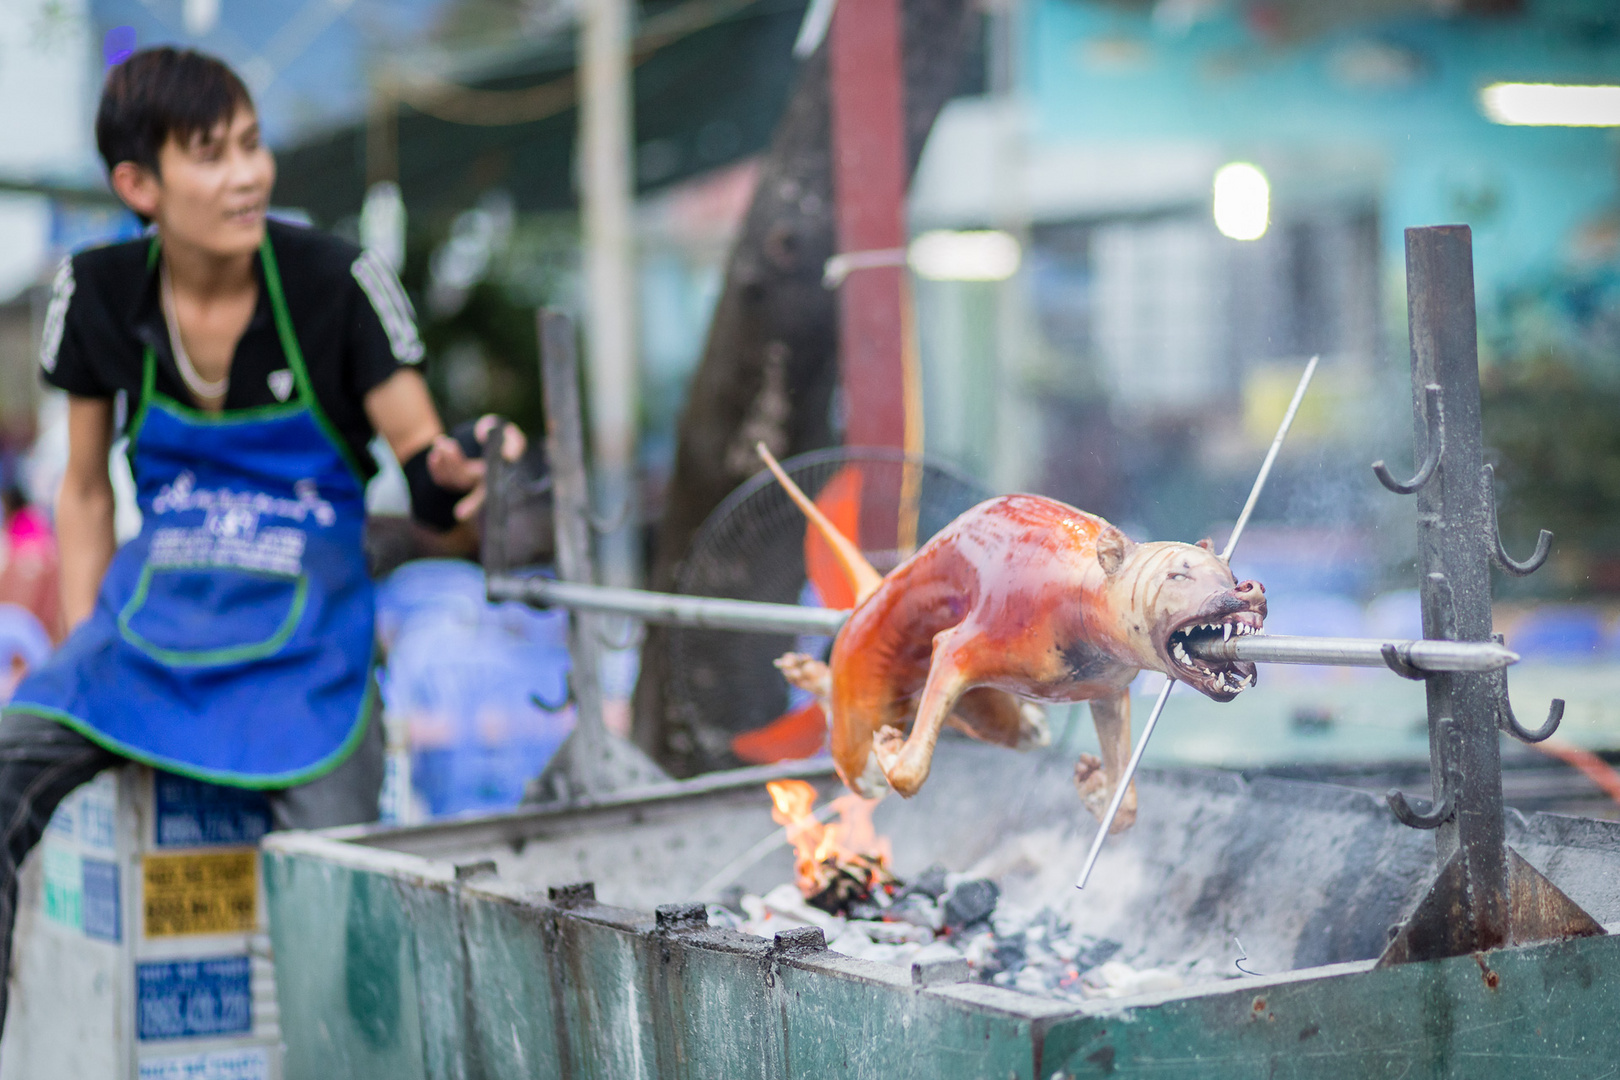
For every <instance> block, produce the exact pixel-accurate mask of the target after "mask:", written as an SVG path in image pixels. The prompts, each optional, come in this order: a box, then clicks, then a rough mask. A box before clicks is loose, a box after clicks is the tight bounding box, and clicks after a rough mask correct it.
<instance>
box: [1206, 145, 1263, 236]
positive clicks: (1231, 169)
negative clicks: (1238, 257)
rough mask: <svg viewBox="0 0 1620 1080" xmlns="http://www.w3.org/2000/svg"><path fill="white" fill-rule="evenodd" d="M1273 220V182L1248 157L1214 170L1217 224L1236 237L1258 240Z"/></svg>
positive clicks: (1224, 233)
mask: <svg viewBox="0 0 1620 1080" xmlns="http://www.w3.org/2000/svg"><path fill="white" fill-rule="evenodd" d="M1270 223H1271V185H1270V184H1269V183H1267V182H1266V174H1265V173H1263V172H1261V171H1260V170H1259V169H1257V168H1255V167H1254V166H1253V165H1250V164H1249V163H1248V162H1246V161H1234V162H1232V163H1231V164H1230V165H1222V166H1221V167H1220V168H1219V169H1217V170H1216V171H1215V227H1216V228H1217V229H1219V230H1221V234H1222V235H1223V236H1230V237H1231V238H1232V239H1233V240H1258V239H1260V238H1261V237H1262V236H1264V235H1266V226H1267V225H1268V224H1270Z"/></svg>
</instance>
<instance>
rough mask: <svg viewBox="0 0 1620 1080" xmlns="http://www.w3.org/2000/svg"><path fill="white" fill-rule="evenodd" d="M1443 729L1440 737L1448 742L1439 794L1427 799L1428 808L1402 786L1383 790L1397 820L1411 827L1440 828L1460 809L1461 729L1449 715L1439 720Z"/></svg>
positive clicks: (1385, 799)
mask: <svg viewBox="0 0 1620 1080" xmlns="http://www.w3.org/2000/svg"><path fill="white" fill-rule="evenodd" d="M1440 731H1441V738H1442V739H1444V740H1445V743H1446V753H1445V755H1444V758H1443V760H1444V762H1445V764H1444V765H1443V770H1444V771H1443V772H1442V774H1441V780H1440V797H1439V798H1438V799H1435V800H1432V801H1429V802H1427V803H1426V807H1427V808H1426V809H1421V810H1420V809H1418V807H1417V806H1415V805H1414V804H1413V802H1412V801H1411V800H1409V799H1407V797H1406V795H1405V793H1404V792H1402V791H1401V790H1400V789H1399V788H1390V789H1389V791H1387V792H1386V793H1385V794H1384V801H1385V802H1387V803H1388V804H1389V809H1390V811H1391V812H1392V813H1393V814H1394V815H1395V820H1396V821H1399V822H1400V823H1401V824H1402V825H1405V826H1407V827H1408V828H1412V829H1438V828H1439V827H1440V826H1442V825H1444V824H1445V823H1446V822H1448V821H1450V820H1451V816H1452V815H1453V814H1455V813H1456V812H1457V803H1456V796H1455V793H1456V792H1457V791H1458V790H1460V789H1461V786H1462V779H1461V777H1460V776H1458V775H1457V766H1456V761H1457V758H1458V755H1459V754H1460V753H1461V752H1462V732H1461V731H1460V730H1458V728H1457V722H1456V721H1455V720H1453V719H1451V718H1450V717H1447V718H1446V719H1444V720H1442V721H1440Z"/></svg>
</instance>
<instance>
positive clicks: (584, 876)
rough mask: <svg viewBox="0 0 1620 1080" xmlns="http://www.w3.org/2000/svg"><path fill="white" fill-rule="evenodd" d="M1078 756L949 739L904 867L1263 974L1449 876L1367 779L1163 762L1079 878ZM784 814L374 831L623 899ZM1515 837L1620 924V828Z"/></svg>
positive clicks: (927, 788)
mask: <svg viewBox="0 0 1620 1080" xmlns="http://www.w3.org/2000/svg"><path fill="white" fill-rule="evenodd" d="M1072 769H1073V762H1072V760H1070V758H1069V757H1067V756H1065V755H1061V754H1058V753H1034V754H1010V753H1008V752H1007V751H1005V750H1000V749H995V748H988V747H982V746H978V745H974V744H971V743H966V742H962V741H950V742H946V743H942V745H941V747H940V753H939V754H938V756H937V757H936V758H935V762H934V771H933V774H932V776H931V777H930V779H929V781H928V783H927V784H925V785H924V787H923V789H922V791H921V792H920V793H919V794H918V795H917V796H916V797H915V798H913V799H911V800H902V799H900V798H898V797H896V796H892V795H891V796H890V797H889V798H887V799H885V800H884V801H883V802H882V803H881V804H880V805H879V807H878V808H877V812H876V815H875V822H876V826H877V828H878V830H879V831H880V832H883V833H885V834H887V835H888V836H889V837H890V838H891V839H892V841H893V844H894V853H895V870H896V872H897V873H898V874H899V875H900V876H901V877H902V878H905V877H908V876H910V875H915V874H917V873H918V872H920V871H921V870H923V869H924V868H925V867H927V866H929V865H930V864H933V863H941V864H943V865H945V866H946V867H947V868H948V869H951V870H956V871H961V872H966V873H970V874H974V875H976V876H987V877H992V878H994V879H995V880H996V881H997V882H998V883H999V884H1000V886H1001V888H1002V897H1003V898H1002V904H1003V905H1004V906H1006V905H1012V906H1017V907H1024V908H1039V907H1043V906H1051V907H1054V908H1056V909H1058V910H1059V911H1061V912H1062V913H1063V914H1064V915H1065V916H1066V917H1067V918H1069V919H1070V920H1071V921H1072V922H1073V924H1074V925H1075V927H1076V928H1077V929H1078V930H1080V931H1082V932H1084V933H1087V934H1092V935H1095V936H1098V937H1106V938H1112V939H1113V940H1116V941H1119V942H1121V943H1122V944H1123V945H1124V950H1123V951H1122V954H1121V955H1122V956H1123V957H1126V958H1129V959H1130V960H1131V962H1132V963H1133V964H1137V965H1159V964H1175V963H1178V962H1189V961H1194V960H1199V959H1203V958H1206V957H1207V958H1210V959H1212V960H1215V961H1216V962H1217V963H1218V965H1219V966H1220V967H1221V968H1222V969H1223V970H1224V969H1226V968H1229V967H1230V966H1231V961H1232V960H1233V959H1234V958H1235V957H1236V956H1237V955H1238V954H1237V951H1236V946H1235V945H1234V943H1233V938H1234V937H1236V938H1241V939H1242V942H1243V945H1244V947H1245V948H1246V950H1247V952H1248V955H1249V958H1250V959H1249V964H1248V966H1250V967H1251V968H1253V969H1255V970H1259V971H1262V972H1280V971H1287V970H1294V969H1300V968H1305V967H1313V966H1318V965H1322V964H1330V963H1339V962H1344V961H1351V960H1365V959H1371V958H1373V957H1375V956H1377V955H1378V954H1379V952H1380V951H1381V950H1382V949H1383V947H1384V945H1385V943H1386V942H1387V940H1388V929H1389V927H1390V926H1391V925H1392V924H1394V923H1396V922H1398V921H1399V920H1400V919H1402V918H1403V917H1404V916H1405V915H1406V914H1407V912H1408V911H1410V909H1411V907H1412V905H1413V904H1414V903H1415V902H1416V901H1417V899H1418V897H1419V896H1420V894H1421V893H1422V890H1423V888H1424V886H1425V885H1426V884H1427V883H1428V881H1429V879H1430V877H1431V876H1432V875H1433V873H1434V848H1433V845H1432V843H1430V842H1429V838H1428V837H1427V836H1425V835H1424V834H1422V833H1419V832H1416V831H1414V830H1410V829H1406V828H1403V827H1402V826H1400V825H1399V824H1397V823H1396V822H1395V820H1394V819H1393V818H1392V817H1391V815H1390V813H1389V811H1388V809H1387V808H1386V807H1385V806H1384V805H1383V802H1382V800H1381V799H1377V798H1375V797H1374V796H1372V795H1369V794H1367V793H1364V792H1358V791H1353V790H1350V789H1347V788H1340V787H1333V786H1329V785H1323V784H1312V783H1305V782H1300V781H1291V780H1276V779H1256V780H1253V781H1244V780H1243V779H1242V778H1241V777H1238V776H1236V775H1234V774H1226V773H1212V772H1200V771H1191V770H1187V771H1180V770H1178V771H1171V772H1154V771H1152V770H1149V771H1146V772H1145V773H1144V774H1143V777H1142V779H1141V781H1140V783H1139V796H1140V812H1139V815H1138V819H1137V822H1136V825H1135V826H1134V827H1133V828H1132V829H1131V830H1129V831H1128V832H1126V833H1124V834H1122V835H1121V836H1119V837H1117V838H1115V840H1114V841H1112V842H1111V843H1110V844H1109V845H1108V846H1107V847H1106V848H1105V849H1104V853H1103V856H1102V860H1101V861H1100V862H1099V864H1098V867H1097V871H1096V873H1095V875H1094V876H1093V879H1092V884H1091V885H1090V886H1089V887H1088V888H1087V889H1086V890H1085V891H1084V892H1081V891H1078V890H1076V889H1075V888H1074V887H1073V879H1074V875H1075V872H1076V870H1077V868H1078V867H1079V865H1080V862H1081V859H1082V858H1083V856H1084V854H1085V851H1086V847H1087V845H1088V844H1089V842H1090V839H1091V835H1092V832H1093V830H1094V828H1095V824H1094V822H1093V820H1092V818H1091V816H1090V815H1089V814H1088V813H1086V812H1085V810H1084V809H1083V808H1082V807H1081V806H1080V803H1079V799H1078V797H1077V795H1076V793H1075V790H1074V786H1073V784H1072V782H1071V780H1070V776H1071V772H1072ZM801 772H803V770H801ZM812 778H813V777H812ZM813 779H814V778H813ZM818 787H819V788H820V789H821V790H822V792H823V796H824V797H826V796H827V795H831V794H837V793H839V792H840V791H841V790H842V789H841V786H839V785H837V783H836V781H835V780H833V779H832V778H831V777H830V776H823V777H821V778H820V780H819V782H818ZM775 828H776V826H775V825H774V823H773V822H772V821H771V817H770V802H769V799H768V797H767V796H766V793H765V790H764V786H763V782H762V780H760V779H758V778H757V777H750V778H749V779H747V780H746V781H743V782H741V783H740V785H739V786H735V787H729V788H727V787H722V788H719V789H718V790H714V791H710V792H707V793H703V794H697V795H685V796H680V797H673V798H661V799H651V800H645V801H642V802H639V803H633V804H630V805H624V806H615V807H605V808H599V809H584V810H576V811H565V812H551V813H544V812H536V813H530V814H518V815H511V816H507V817H504V818H495V819H485V820H474V821H468V822H465V823H458V824H450V825H435V826H429V827H424V828H419V829H407V830H396V831H392V832H383V833H374V834H372V835H371V836H370V837H369V838H368V839H367V841H366V842H368V843H371V844H375V845H378V846H382V847H387V848H390V849H393V850H398V851H404V852H409V853H412V854H417V855H422V856H426V857H429V858H434V859H442V860H445V861H449V862H455V863H469V862H476V861H478V860H480V859H493V860H494V861H495V863H496V865H497V869H498V872H499V874H500V875H501V877H502V878H503V879H505V880H507V881H509V882H515V883H520V884H522V885H523V886H526V887H532V888H535V889H541V890H543V889H544V888H545V887H547V886H551V885H561V884H568V883H572V882H578V881H592V882H594V883H595V885H596V893H597V896H598V897H599V898H600V899H601V900H602V901H604V902H606V903H610V904H617V905H622V906H625V907H632V908H638V909H641V910H651V909H652V908H654V907H655V906H657V905H659V904H666V903H675V902H679V901H683V900H687V899H691V898H693V894H694V892H695V891H696V890H697V889H699V888H700V887H701V886H702V885H703V884H704V883H705V882H707V881H708V880H710V879H711V878H712V877H713V876H714V874H715V873H716V872H717V871H718V870H720V869H721V868H722V867H724V866H725V865H726V864H728V863H729V862H731V861H732V860H733V859H734V858H735V857H736V856H737V855H739V854H740V853H742V852H743V851H745V850H746V849H748V848H749V847H751V846H753V845H754V844H755V843H756V842H758V841H759V840H760V839H762V838H763V837H765V836H767V835H768V834H770V833H771V832H772V831H773V830H775ZM1508 837H1509V842H1510V843H1511V844H1513V846H1514V847H1516V848H1517V849H1518V850H1519V851H1520V852H1521V853H1523V854H1524V856H1525V857H1526V858H1527V859H1528V860H1529V861H1530V862H1531V863H1532V864H1534V865H1535V866H1536V867H1537V868H1538V869H1540V870H1541V871H1542V872H1543V873H1545V874H1547V875H1548V877H1549V878H1551V879H1552V880H1553V882H1554V883H1555V884H1557V885H1558V886H1559V887H1560V888H1562V889H1564V890H1565V891H1566V892H1567V893H1569V895H1570V896H1571V897H1572V898H1573V899H1574V900H1575V901H1576V902H1577V903H1579V904H1581V905H1582V906H1583V907H1585V908H1586V910H1588V911H1589V912H1591V913H1592V914H1593V916H1594V917H1596V918H1597V919H1598V920H1599V921H1601V922H1604V923H1610V922H1615V921H1620V825H1616V824H1613V823H1608V822H1597V821H1588V820H1583V819H1575V818H1562V817H1558V816H1555V815H1543V814H1537V815H1532V816H1531V817H1529V818H1524V817H1521V816H1520V815H1518V814H1517V813H1515V812H1512V811H1509V814H1508ZM791 880H792V860H791V857H790V853H789V852H788V850H787V849H786V848H785V847H779V848H777V849H776V850H774V851H772V852H771V853H770V854H769V855H767V856H766V857H764V858H763V859H761V860H760V861H759V862H758V863H757V864H755V865H754V866H753V867H751V868H750V869H749V870H748V871H746V872H744V873H742V874H741V875H740V876H739V877H738V879H737V883H738V884H740V885H741V886H743V887H744V888H745V889H747V890H748V891H751V892H756V893H764V892H766V891H768V890H769V889H770V888H772V887H774V886H776V885H779V884H781V883H783V882H786V881H791ZM704 899H710V900H713V899H717V897H705V898H704Z"/></svg>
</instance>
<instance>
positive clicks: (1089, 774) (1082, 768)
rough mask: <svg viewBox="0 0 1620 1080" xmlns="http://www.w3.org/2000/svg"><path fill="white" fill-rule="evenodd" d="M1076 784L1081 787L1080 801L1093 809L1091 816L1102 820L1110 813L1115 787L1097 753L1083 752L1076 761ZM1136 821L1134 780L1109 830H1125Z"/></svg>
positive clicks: (1088, 808)
mask: <svg viewBox="0 0 1620 1080" xmlns="http://www.w3.org/2000/svg"><path fill="white" fill-rule="evenodd" d="M1074 786H1075V787H1077V788H1079V789H1080V801H1081V802H1082V803H1084V804H1085V807H1086V809H1087V810H1090V811H1091V816H1092V817H1094V818H1096V819H1097V820H1098V821H1101V820H1102V819H1103V815H1104V814H1106V813H1108V803H1109V801H1110V800H1111V799H1113V797H1114V788H1113V786H1112V785H1110V784H1109V783H1108V775H1107V774H1106V773H1105V772H1103V767H1102V761H1101V760H1099V759H1098V758H1097V756H1096V755H1095V754H1081V755H1080V760H1079V761H1077V762H1075V764H1074ZM1135 822H1136V784H1135V783H1134V782H1133V783H1132V784H1131V787H1130V790H1129V791H1127V792H1125V798H1124V799H1123V800H1121V802H1120V804H1119V812H1118V813H1117V814H1115V815H1114V825H1113V828H1111V829H1109V830H1108V831H1109V832H1110V833H1118V832H1124V831H1125V830H1126V829H1128V828H1130V827H1131V825H1133V824H1134V823H1135Z"/></svg>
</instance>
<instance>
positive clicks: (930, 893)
mask: <svg viewBox="0 0 1620 1080" xmlns="http://www.w3.org/2000/svg"><path fill="white" fill-rule="evenodd" d="M945 874H946V870H945V868H944V867H943V866H941V865H939V863H935V864H934V865H933V866H930V867H929V868H928V869H926V870H924V871H923V872H922V873H920V874H918V875H917V876H916V877H915V878H913V879H912V882H911V884H910V885H907V886H906V887H905V888H903V889H901V890H900V891H899V892H898V893H896V894H895V899H897V900H904V899H905V898H906V897H908V896H918V895H921V896H926V897H928V899H930V900H938V899H939V898H940V897H941V896H944V895H945Z"/></svg>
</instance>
